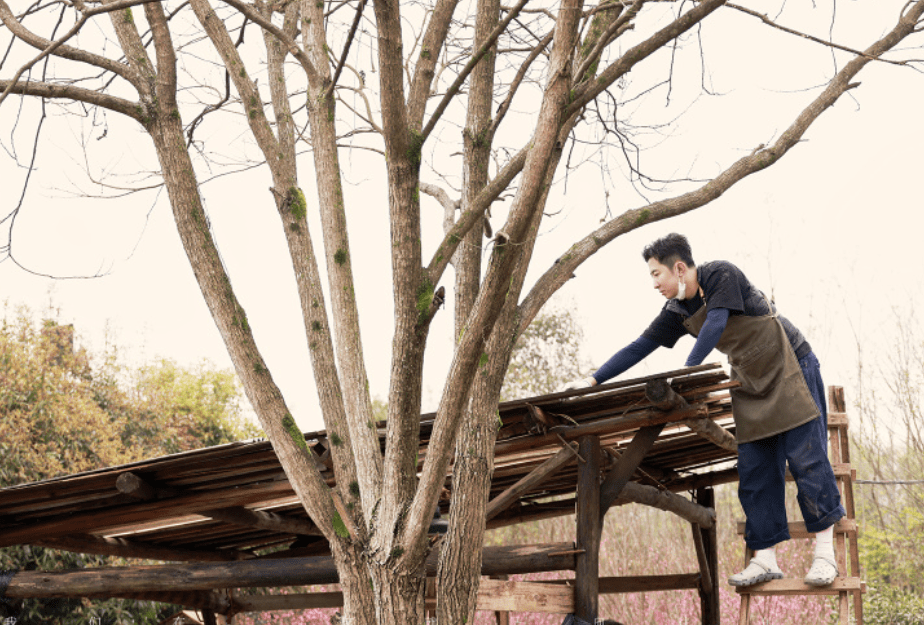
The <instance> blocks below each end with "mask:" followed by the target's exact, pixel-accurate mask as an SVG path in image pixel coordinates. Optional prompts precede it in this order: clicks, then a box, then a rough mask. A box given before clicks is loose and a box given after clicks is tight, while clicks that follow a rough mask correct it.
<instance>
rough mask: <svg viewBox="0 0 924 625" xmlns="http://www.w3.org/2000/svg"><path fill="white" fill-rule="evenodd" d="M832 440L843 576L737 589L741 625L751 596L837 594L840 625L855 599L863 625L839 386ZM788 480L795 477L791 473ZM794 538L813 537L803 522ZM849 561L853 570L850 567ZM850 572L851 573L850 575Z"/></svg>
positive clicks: (792, 528)
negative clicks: (827, 581)
mask: <svg viewBox="0 0 924 625" xmlns="http://www.w3.org/2000/svg"><path fill="white" fill-rule="evenodd" d="M828 407H829V409H830V412H829V413H828V440H829V443H830V455H831V466H832V468H833V469H834V477H835V479H836V480H837V485H838V488H839V489H840V491H841V502H842V503H843V505H844V510H846V512H847V516H845V517H844V518H842V519H841V520H840V521H838V522H837V523H835V524H834V554H835V556H836V558H837V570H838V571H839V572H840V573H841V576H840V577H837V578H836V579H835V580H834V583H832V584H831V585H830V586H825V587H822V588H818V587H815V586H809V585H808V584H806V583H805V582H803V581H802V578H801V577H799V578H786V579H775V580H771V581H769V582H764V583H762V584H755V585H753V586H747V587H744V588H737V589H736V590H737V592H738V594H739V595H741V610H740V612H739V614H738V623H739V625H750V622H751V597H754V596H769V595H837V597H838V611H839V619H838V623H840V625H848V623H849V612H850V611H849V605H848V601H849V600H850V598H851V597H852V598H853V612H854V618H855V621H854V622H855V624H856V625H863V593H864V592H866V583H865V582H863V581H862V580H861V579H860V556H859V550H858V547H857V532H858V527H857V521H856V509H855V506H854V500H853V481H854V479H856V471H854V470H853V468H852V467H851V466H850V446H849V443H848V437H847V414H846V406H845V404H844V389H843V388H842V387H839V386H832V387H829V388H828ZM787 479H791V477H790V476H789V475H788V473H787ZM789 533H790V535H791V536H792V538H793V539H797V538H812V536H813V535H812V534H810V533H809V532H808V531H807V530H806V529H805V523H803V522H802V521H798V522H793V523H790V524H789ZM738 534H739V535H741V536H743V535H744V522H743V521H741V522H739V523H738ZM753 555H754V552H753V551H751V550H750V549H747V548H746V549H745V554H744V565H745V566H747V565H748V563H749V562H750V561H751V558H752V557H753ZM848 561H849V564H850V566H849V568H848ZM848 573H849V574H848Z"/></svg>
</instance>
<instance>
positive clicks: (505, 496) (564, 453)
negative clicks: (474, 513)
mask: <svg viewBox="0 0 924 625" xmlns="http://www.w3.org/2000/svg"><path fill="white" fill-rule="evenodd" d="M574 454H575V449H574V446H573V444H572V443H569V444H568V445H566V446H565V447H563V448H562V450H561V451H559V452H558V453H557V454H555V455H554V456H552V457H551V458H549V459H548V460H546V461H545V462H543V463H542V464H541V465H539V466H538V467H536V468H535V469H533V470H532V471H531V472H530V473H529V474H528V475H526V476H525V477H524V478H523V479H521V480H520V481H518V482H517V483H516V484H514V485H513V486H511V487H510V488H508V489H507V490H505V491H504V492H502V493H501V494H500V495H498V496H497V497H495V498H494V499H492V500H491V501H490V502H489V503H488V507H487V510H486V512H485V519H486V520H490V519H493V518H494V517H495V516H497V515H498V514H499V513H500V512H502V511H503V510H504V509H506V508H507V507H508V506H510V505H511V504H513V502H515V501H517V499H519V498H520V495H522V494H523V493H524V492H526V491H528V490H529V489H531V488H533V487H534V486H537V485H538V484H541V483H542V482H544V481H545V480H546V479H547V478H548V477H549V476H551V475H554V474H555V473H556V472H558V470H559V469H561V468H562V467H565V466H567V465H569V464H571V463H572V462H574V460H575V455H574Z"/></svg>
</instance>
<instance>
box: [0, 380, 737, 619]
mask: <svg viewBox="0 0 924 625" xmlns="http://www.w3.org/2000/svg"><path fill="white" fill-rule="evenodd" d="M732 386H734V383H733V382H730V381H729V380H728V377H727V375H726V373H725V372H724V371H723V370H722V369H721V367H720V366H719V365H717V364H713V365H701V366H699V367H691V368H687V369H682V370H678V371H670V372H666V373H663V374H658V375H654V376H648V377H644V378H636V379H633V380H627V381H622V382H617V383H613V384H607V385H601V386H597V387H594V388H592V389H582V390H579V391H573V392H567V393H557V394H552V395H545V396H540V397H533V398H527V399H522V400H517V401H513V402H507V403H504V404H501V405H500V406H499V416H500V419H501V421H502V426H501V428H500V432H499V434H498V438H497V443H496V445H495V470H494V475H493V479H492V484H491V490H490V501H489V505H488V510H487V526H488V528H493V527H500V526H505V525H511V524H517V523H525V522H530V521H533V520H537V519H541V518H548V517H553V516H562V515H568V514H576V540H575V542H574V543H573V544H571V543H568V544H545V545H529V546H501V547H493V548H486V549H485V550H484V565H483V569H482V573H483V575H485V576H486V577H485V578H483V579H482V592H481V593H480V595H479V609H489V610H496V611H499V612H503V611H511V612H515V611H545V612H553V613H561V614H568V613H574V614H575V615H576V616H578V617H580V618H582V619H583V620H585V621H587V622H589V623H593V622H594V618H595V617H596V616H597V609H598V604H597V601H598V597H599V595H600V594H602V593H613V592H646V591H653V590H672V589H697V590H699V593H700V597H701V600H702V606H703V623H704V624H705V623H710V624H712V623H718V622H719V614H718V578H717V571H716V567H717V546H716V537H715V512H714V499H713V493H712V487H713V486H715V485H717V484H721V483H726V482H733V481H737V471H736V470H735V468H734V467H733V466H732V463H733V461H734V459H735V457H736V446H735V441H734V427H733V424H732V415H731V402H730V398H729V396H728V389H729V388H731V387H732ZM433 417H434V415H424V416H423V417H422V422H421V439H420V454H419V455H420V459H421V462H422V461H423V460H424V459H425V457H426V451H427V442H428V440H429V436H430V433H431V432H432V427H433ZM381 434H382V437H381V439H382V441H383V444H384V430H381ZM305 436H306V441H307V442H308V444H309V446H310V447H311V449H312V450H313V451H314V454H315V457H316V458H317V462H318V468H319V469H320V470H321V472H322V475H323V476H324V477H325V478H326V479H327V480H328V483H329V484H334V483H335V476H334V475H333V472H332V468H331V466H332V465H331V463H330V451H329V450H330V443H329V441H328V440H327V436H326V434H325V433H324V432H315V433H309V434H306V435H305ZM451 491H452V475H451V473H450V475H448V476H447V478H446V491H445V494H444V498H443V499H442V500H441V509H442V512H443V513H444V515H445V514H446V513H447V512H448V504H449V494H451ZM687 491H692V492H695V498H694V500H692V501H691V500H689V499H687V498H685V497H682V496H680V495H677V494H676V493H678V492H687ZM630 502H637V503H643V504H646V505H650V506H654V507H658V508H661V509H665V510H669V511H671V512H673V513H675V514H678V515H679V516H681V517H682V518H684V519H686V520H688V521H689V522H690V523H691V526H692V533H693V543H694V547H695V550H696V555H697V562H698V563H699V570H698V571H696V572H692V573H684V574H677V575H664V576H644V577H629V578H600V576H599V562H598V560H599V548H600V537H601V531H602V524H603V517H604V515H605V513H606V511H607V510H608V509H609V508H610V507H611V506H614V505H622V504H625V503H630ZM17 544H30V545H39V546H45V547H53V548H58V549H65V550H70V551H75V552H80V553H91V554H100V555H115V556H122V557H126V558H141V559H148V560H158V561H163V562H171V563H173V564H163V565H156V566H133V567H121V568H105V569H82V570H78V571H61V572H36V571H21V572H17V573H15V574H13V575H12V576H11V577H9V579H8V583H7V584H6V585H5V587H0V597H3V596H5V597H7V598H18V597H126V598H135V599H145V600H154V601H163V602H167V603H173V604H177V605H180V606H185V607H191V608H196V609H200V610H204V611H205V612H206V614H208V615H214V614H224V615H226V616H231V615H233V614H235V613H238V612H241V611H265V610H274V609H298V608H304V609H308V608H313V607H333V606H336V605H339V604H340V602H341V601H342V597H340V596H339V593H315V594H311V595H287V596H263V595H261V596H257V595H244V594H239V593H237V592H236V591H235V589H238V588H252V587H261V586H262V587H275V586H305V585H315V584H330V583H336V582H337V572H336V569H335V567H334V566H333V562H332V560H331V558H330V557H329V547H328V545H327V543H326V541H325V540H324V539H323V538H322V537H321V535H320V532H319V531H318V530H317V528H316V527H315V526H314V525H313V523H312V522H311V520H310V519H309V518H308V517H307V516H306V515H305V512H304V510H303V509H302V507H301V505H300V504H299V503H298V501H297V499H296V498H295V496H294V494H293V492H292V490H291V488H290V486H289V483H288V481H287V479H286V477H285V475H284V473H283V471H282V468H281V467H280V465H279V463H278V460H277V459H276V457H275V454H274V453H273V450H272V448H271V446H270V444H269V443H268V442H266V441H259V440H258V441H251V442H245V443H232V444H227V445H221V446H218V447H213V448H208V449H200V450H196V451H190V452H185V453H180V454H175V455H172V456H167V457H163V458H156V459H152V460H146V461H142V462H137V463H133V464H129V465H123V466H119V467H112V468H107V469H101V470H97V471H92V472H87V473H82V474H77V475H71V476H65V477H60V478H56V479H50V480H45V481H42V482H37V483H33V484H24V485H20V486H14V487H10V488H6V489H0V547H3V546H10V545H17ZM436 549H438V545H437V547H436V548H435V549H434V552H433V553H431V558H430V561H429V564H428V573H429V574H430V575H433V574H434V573H435V567H436V559H437V557H436V556H437V553H436ZM556 570H564V571H566V570H571V571H574V572H575V575H574V579H573V586H571V585H565V584H561V583H559V584H555V583H538V582H512V581H508V580H506V579H504V578H505V577H506V576H508V575H512V574H518V573H531V572H540V571H556ZM0 585H2V584H0ZM537 597H538V599H537Z"/></svg>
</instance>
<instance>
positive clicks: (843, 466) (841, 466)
mask: <svg viewBox="0 0 924 625" xmlns="http://www.w3.org/2000/svg"><path fill="white" fill-rule="evenodd" d="M831 469H832V470H833V471H834V477H849V478H850V479H852V480H855V479H857V471H856V469H854V468H853V467H852V466H851V465H850V464H849V463H847V462H832V463H831ZM792 480H793V477H792V473H790V472H789V469H786V481H787V482H791V481H792Z"/></svg>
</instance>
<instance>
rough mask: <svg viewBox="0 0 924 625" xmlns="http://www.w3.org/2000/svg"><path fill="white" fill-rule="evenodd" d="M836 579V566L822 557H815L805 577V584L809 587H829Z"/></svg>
mask: <svg viewBox="0 0 924 625" xmlns="http://www.w3.org/2000/svg"><path fill="white" fill-rule="evenodd" d="M835 577H837V565H836V564H835V563H834V562H833V561H832V560H829V559H828V558H826V557H824V556H815V559H814V560H813V561H812V568H810V569H809V572H808V573H807V574H806V576H805V583H806V584H808V585H809V586H830V585H831V583H832V582H833V581H834V578H835Z"/></svg>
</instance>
